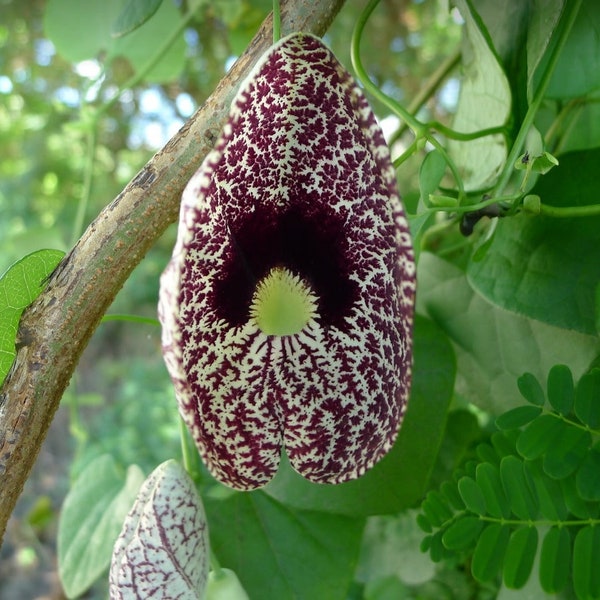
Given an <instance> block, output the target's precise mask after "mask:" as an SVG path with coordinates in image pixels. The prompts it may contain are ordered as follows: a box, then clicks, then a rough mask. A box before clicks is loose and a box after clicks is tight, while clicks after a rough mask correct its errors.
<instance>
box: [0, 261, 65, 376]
mask: <svg viewBox="0 0 600 600" xmlns="http://www.w3.org/2000/svg"><path fill="white" fill-rule="evenodd" d="M64 255H65V253H64V252H61V251H60V250H38V251H37V252H33V253H32V254H28V255H27V256H25V257H23V258H22V259H20V260H19V261H17V262H16V263H15V264H13V265H12V266H11V267H9V268H8V269H7V270H6V271H5V272H4V274H3V275H2V276H0V385H1V384H2V382H3V381H4V378H5V377H6V375H7V373H8V371H9V370H10V367H11V365H12V363H13V361H14V359H15V356H16V350H15V338H16V335H17V330H18V327H19V320H20V319H21V314H22V313H23V311H24V310H25V308H26V307H28V306H29V305H30V304H31V303H32V302H33V301H34V300H35V299H36V298H37V297H38V295H39V294H40V293H41V291H42V289H43V288H44V281H45V279H46V277H48V275H50V273H52V271H53V270H54V269H55V268H56V265H58V263H59V262H60V261H61V259H62V257H63V256H64Z"/></svg>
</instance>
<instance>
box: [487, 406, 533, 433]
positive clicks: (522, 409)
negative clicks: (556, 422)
mask: <svg viewBox="0 0 600 600" xmlns="http://www.w3.org/2000/svg"><path fill="white" fill-rule="evenodd" d="M541 414H542V408H541V406H517V408H513V409H511V410H509V411H507V412H505V413H502V414H501V415H500V416H499V417H498V418H497V419H496V427H498V429H518V428H519V427H523V425H527V424H528V423H530V422H531V421H533V420H534V419H535V418H536V417H539V416H540V415H541Z"/></svg>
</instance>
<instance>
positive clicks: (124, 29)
mask: <svg viewBox="0 0 600 600" xmlns="http://www.w3.org/2000/svg"><path fill="white" fill-rule="evenodd" d="M162 1H163V0H127V3H126V4H125V6H124V7H123V10H121V12H120V14H119V16H118V17H117V19H116V21H115V22H114V23H113V25H112V28H111V34H112V35H113V37H121V36H123V35H126V34H128V33H130V32H131V31H133V30H134V29H137V28H138V27H140V26H141V25H143V24H144V23H145V22H146V21H147V20H148V19H149V18H150V17H151V16H152V15H153V14H154V13H155V12H156V11H157V10H158V9H159V8H160V5H161V2H162Z"/></svg>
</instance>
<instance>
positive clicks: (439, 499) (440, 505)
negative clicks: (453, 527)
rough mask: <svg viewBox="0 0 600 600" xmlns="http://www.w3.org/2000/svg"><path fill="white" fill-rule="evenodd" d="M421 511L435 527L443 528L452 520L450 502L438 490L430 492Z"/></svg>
mask: <svg viewBox="0 0 600 600" xmlns="http://www.w3.org/2000/svg"><path fill="white" fill-rule="evenodd" d="M421 510H422V511H423V512H424V513H425V516H426V517H427V518H428V519H429V522H430V523H431V524H432V525H434V526H435V527H441V526H442V525H443V524H444V523H445V522H446V521H449V520H450V519H451V518H452V511H451V510H450V507H449V505H448V502H447V501H446V499H445V498H444V496H442V494H440V493H439V492H438V491H436V490H430V491H429V492H427V496H425V500H423V503H422V504H421Z"/></svg>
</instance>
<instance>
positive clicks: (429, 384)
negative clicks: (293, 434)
mask: <svg viewBox="0 0 600 600" xmlns="http://www.w3.org/2000/svg"><path fill="white" fill-rule="evenodd" d="M414 345H415V346H414V357H415V358H414V372H413V382H412V389H411V395H410V400H409V403H408V410H407V412H406V416H405V417H404V422H403V424H402V427H401V429H400V433H399V435H398V439H397V441H396V444H395V446H394V447H393V448H392V450H391V451H390V453H389V454H388V455H387V456H386V457H385V458H384V459H383V460H382V461H381V462H380V463H378V464H377V465H375V467H374V468H373V469H371V470H370V471H368V472H367V473H366V474H365V475H364V476H363V477H361V478H360V479H356V480H354V481H349V482H347V483H342V484H340V485H319V484H316V483H311V482H310V481H308V480H307V479H304V477H301V476H300V475H298V473H296V471H294V470H293V469H292V468H291V467H290V466H289V463H288V461H287V459H285V458H284V460H283V461H282V464H281V467H280V468H279V471H278V472H277V475H276V476H275V478H274V479H273V481H272V482H271V483H270V484H269V485H268V486H267V487H266V488H265V490H264V491H265V492H266V493H267V494H269V495H271V496H273V497H274V498H276V499H277V500H280V501H281V502H283V503H284V504H286V505H289V506H294V507H296V508H301V509H306V510H318V511H324V512H333V513H340V514H348V515H374V514H386V513H394V512H398V511H399V510H401V509H403V508H407V507H409V506H414V505H415V503H416V502H418V501H419V499H420V498H422V497H423V494H424V492H425V489H426V488H427V485H428V483H429V477H430V473H431V470H432V469H433V465H434V463H435V461H436V459H437V455H438V449H439V445H440V443H441V440H442V437H443V434H444V428H445V424H446V413H447V410H448V405H449V403H450V400H451V398H452V394H453V388H454V375H455V372H456V365H455V361H454V352H453V350H452V347H451V346H450V343H449V341H448V339H447V338H446V336H445V335H444V333H443V332H442V331H441V330H440V329H439V328H438V327H437V326H436V325H435V324H434V323H433V322H432V321H430V320H428V319H425V318H423V317H417V318H416V320H415V332H414Z"/></svg>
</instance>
